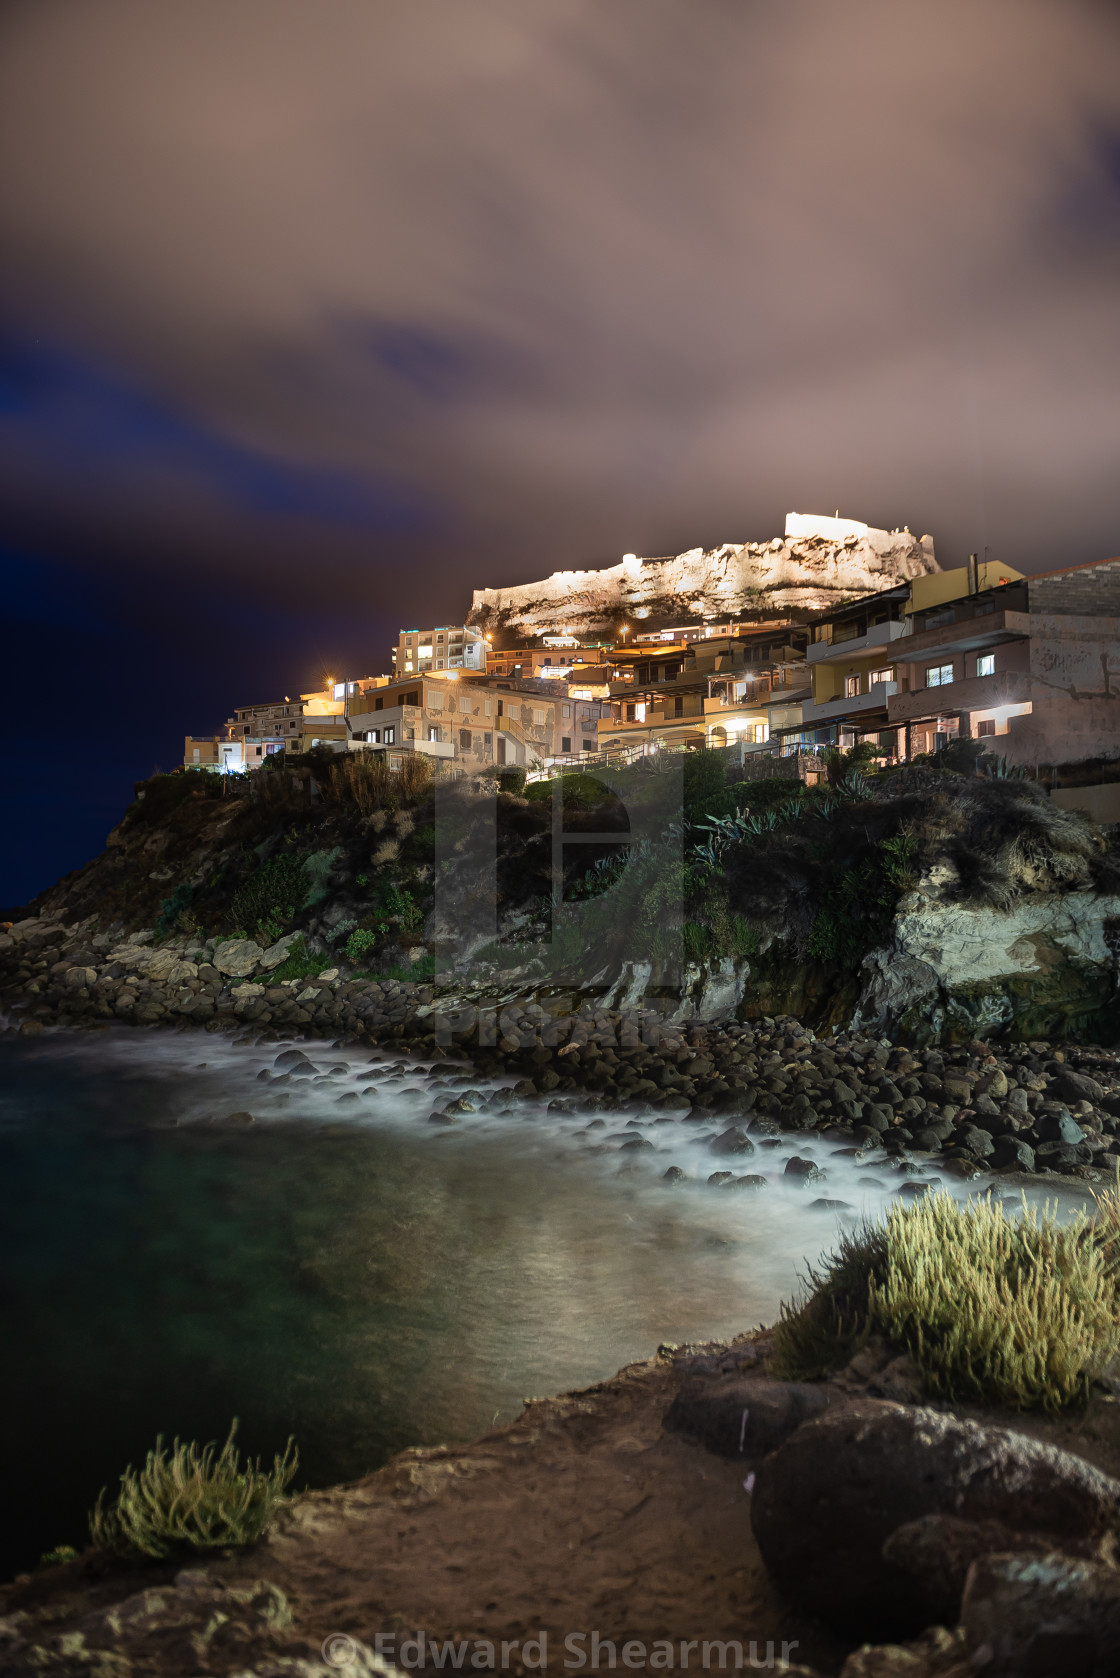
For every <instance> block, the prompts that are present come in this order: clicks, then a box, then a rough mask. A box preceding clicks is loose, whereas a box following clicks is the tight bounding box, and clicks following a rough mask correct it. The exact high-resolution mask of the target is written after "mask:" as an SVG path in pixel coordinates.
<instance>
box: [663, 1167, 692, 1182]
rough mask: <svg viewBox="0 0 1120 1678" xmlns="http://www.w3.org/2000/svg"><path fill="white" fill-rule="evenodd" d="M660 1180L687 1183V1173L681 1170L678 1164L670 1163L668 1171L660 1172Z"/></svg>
mask: <svg viewBox="0 0 1120 1678" xmlns="http://www.w3.org/2000/svg"><path fill="white" fill-rule="evenodd" d="M661 1181H662V1182H663V1183H687V1182H688V1173H687V1172H686V1171H682V1170H681V1168H680V1166H679V1165H671V1166H670V1167H669V1169H668V1171H666V1172H664V1173H663V1174H662V1178H661Z"/></svg>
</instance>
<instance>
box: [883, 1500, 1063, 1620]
mask: <svg viewBox="0 0 1120 1678" xmlns="http://www.w3.org/2000/svg"><path fill="white" fill-rule="evenodd" d="M1052 1547H1053V1546H1052V1545H1051V1544H1050V1542H1049V1540H1048V1539H1046V1538H1037V1537H1031V1536H1029V1535H1028V1534H1025V1533H1017V1532H1014V1531H1012V1529H1011V1528H1010V1527H1007V1526H1004V1525H1003V1523H1002V1522H1000V1521H962V1520H959V1519H958V1518H957V1516H955V1515H923V1516H922V1517H921V1519H920V1520H917V1521H907V1523H906V1524H905V1526H900V1527H898V1528H896V1530H895V1531H894V1532H892V1533H891V1535H890V1537H889V1538H888V1539H887V1541H886V1543H885V1544H884V1545H883V1560H884V1561H886V1562H889V1564H890V1565H891V1566H892V1567H898V1568H901V1569H902V1571H903V1572H904V1573H906V1574H907V1575H908V1576H909V1577H910V1578H911V1579H912V1580H913V1582H914V1585H915V1587H916V1589H917V1591H918V1592H919V1593H920V1595H921V1599H922V1604H923V1607H922V1612H923V1613H924V1614H925V1615H926V1616H927V1618H928V1620H929V1621H930V1622H931V1623H936V1624H938V1625H956V1623H957V1620H958V1619H959V1617H960V1608H961V1597H962V1595H963V1594H964V1586H965V1580H966V1579H967V1577H968V1570H969V1568H970V1567H971V1566H972V1564H973V1562H974V1561H977V1560H978V1559H979V1558H980V1557H981V1556H990V1555H995V1554H998V1553H999V1552H1000V1551H1031V1552H1034V1553H1037V1554H1045V1553H1046V1552H1047V1551H1048V1550H1050V1549H1052Z"/></svg>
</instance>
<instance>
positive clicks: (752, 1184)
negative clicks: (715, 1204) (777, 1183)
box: [723, 1175, 766, 1192]
mask: <svg viewBox="0 0 1120 1678" xmlns="http://www.w3.org/2000/svg"><path fill="white" fill-rule="evenodd" d="M723 1186H724V1188H725V1189H744V1190H748V1191H751V1192H753V1191H754V1190H756V1189H764V1188H765V1187H766V1178H765V1177H758V1176H754V1175H748V1176H744V1177H732V1179H731V1181H730V1182H728V1183H725V1184H724V1185H723Z"/></svg>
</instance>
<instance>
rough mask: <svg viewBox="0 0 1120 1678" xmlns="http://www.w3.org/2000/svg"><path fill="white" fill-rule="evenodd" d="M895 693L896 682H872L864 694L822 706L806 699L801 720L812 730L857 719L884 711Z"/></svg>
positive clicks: (832, 701)
mask: <svg viewBox="0 0 1120 1678" xmlns="http://www.w3.org/2000/svg"><path fill="white" fill-rule="evenodd" d="M875 627H876V629H879V628H881V627H882V626H881V625H879V624H876V626H875ZM897 693H898V683H897V682H874V683H872V685H871V687H870V688H869V689H868V691H867V692H866V693H857V694H853V695H852V697H851V698H850V699H844V698H840V699H829V700H826V702H825V703H824V704H823V705H815V704H814V703H813V701H812V700H811V699H807V700H805V702H804V704H803V705H802V707H801V719H802V722H803V723H804V725H805V727H806V728H812V727H815V726H816V725H817V724H818V723H822V722H836V721H837V720H838V719H839V718H841V717H859V716H862V715H863V714H864V712H866V711H885V710H886V709H887V707H888V705H889V703H890V702H891V701H892V699H893V698H894V696H895V695H896V694H897Z"/></svg>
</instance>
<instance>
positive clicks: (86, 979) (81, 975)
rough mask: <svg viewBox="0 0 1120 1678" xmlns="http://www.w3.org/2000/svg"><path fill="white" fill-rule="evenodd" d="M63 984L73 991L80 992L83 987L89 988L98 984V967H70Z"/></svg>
mask: <svg viewBox="0 0 1120 1678" xmlns="http://www.w3.org/2000/svg"><path fill="white" fill-rule="evenodd" d="M63 983H64V984H67V985H69V986H70V988H71V989H72V990H78V989H80V988H81V987H82V986H83V985H85V986H86V987H87V988H88V987H91V986H93V985H95V984H96V983H97V969H96V967H68V968H67V969H66V972H65V974H64V975H63Z"/></svg>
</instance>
